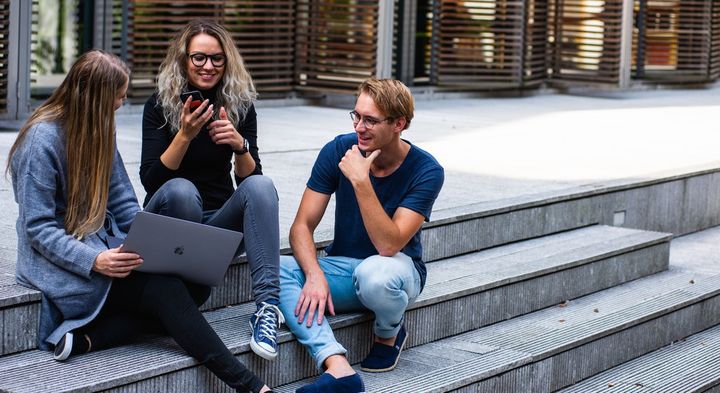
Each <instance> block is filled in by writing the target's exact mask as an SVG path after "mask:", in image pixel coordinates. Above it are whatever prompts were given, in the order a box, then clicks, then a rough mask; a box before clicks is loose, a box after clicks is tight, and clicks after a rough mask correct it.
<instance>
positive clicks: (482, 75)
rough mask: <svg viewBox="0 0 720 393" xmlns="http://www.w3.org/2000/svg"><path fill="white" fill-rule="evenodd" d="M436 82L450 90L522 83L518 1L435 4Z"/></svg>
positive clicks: (443, 0) (448, 0) (520, 4)
mask: <svg viewBox="0 0 720 393" xmlns="http://www.w3.org/2000/svg"><path fill="white" fill-rule="evenodd" d="M438 2H439V13H438V16H439V17H438V23H437V37H436V43H437V84H438V85H439V86H444V87H452V88H454V89H468V88H470V89H473V88H478V87H480V88H502V87H516V86H519V85H520V84H521V83H522V74H523V73H522V69H523V56H524V50H525V49H524V47H523V30H524V20H523V15H524V7H523V3H524V2H523V1H522V0H473V1H458V0H438Z"/></svg>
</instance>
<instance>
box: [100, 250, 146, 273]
mask: <svg viewBox="0 0 720 393" xmlns="http://www.w3.org/2000/svg"><path fill="white" fill-rule="evenodd" d="M120 247H122V246H120ZM120 247H117V248H111V249H109V250H106V251H103V252H101V253H100V254H98V256H97V257H95V263H94V264H93V268H92V270H94V271H96V272H98V273H100V274H103V275H106V276H108V277H115V278H123V277H127V275H128V274H130V272H131V271H132V270H133V269H135V268H136V267H138V266H140V265H142V263H143V260H142V258H140V255H138V254H135V253H134V252H123V251H120Z"/></svg>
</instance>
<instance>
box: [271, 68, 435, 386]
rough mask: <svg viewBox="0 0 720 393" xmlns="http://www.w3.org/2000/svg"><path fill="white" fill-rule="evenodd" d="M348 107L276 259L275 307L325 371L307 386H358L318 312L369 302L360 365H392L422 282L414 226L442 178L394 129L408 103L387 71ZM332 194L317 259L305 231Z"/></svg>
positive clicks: (378, 368) (409, 111) (405, 120)
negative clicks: (347, 125) (366, 345)
mask: <svg viewBox="0 0 720 393" xmlns="http://www.w3.org/2000/svg"><path fill="white" fill-rule="evenodd" d="M358 93H359V96H358V99H357V102H356V104H355V109H354V110H353V111H352V112H350V118H351V120H352V122H353V125H354V128H355V132H353V133H350V134H344V135H340V136H338V137H336V138H335V139H334V140H332V141H331V142H329V143H328V144H326V145H325V147H323V149H322V150H321V151H320V154H319V155H318V158H317V160H316V161H315V164H314V166H313V169H312V174H311V176H310V179H309V180H308V182H307V188H306V189H305V192H304V194H303V197H302V200H301V202H300V207H299V208H298V212H297V215H296V217H295V221H294V222H293V225H292V227H291V229H290V245H291V247H292V250H293V254H294V257H289V256H286V257H281V260H280V288H281V290H280V309H281V311H282V313H283V314H284V315H285V320H286V322H287V325H288V327H289V328H290V330H291V331H292V332H293V333H294V334H295V336H296V337H297V339H298V341H300V342H301V343H302V344H304V345H305V346H306V347H307V348H308V350H309V351H310V354H311V356H312V357H313V358H314V360H315V362H316V364H317V366H318V368H320V369H325V370H326V372H325V373H324V374H322V375H321V376H320V378H319V379H318V380H317V381H316V382H315V383H313V384H311V385H307V386H304V387H302V388H300V389H298V390H297V392H300V393H308V392H323V393H328V392H363V391H364V390H365V389H364V386H363V382H362V379H361V378H360V376H359V375H358V374H357V373H355V371H354V370H353V368H352V367H351V366H350V364H349V362H348V361H347V358H346V357H345V354H346V352H347V351H346V350H345V348H343V346H342V345H340V344H339V343H338V342H337V341H336V340H335V337H334V335H333V332H332V329H331V328H330V326H329V324H328V323H327V321H324V316H325V313H326V310H327V313H329V314H330V315H335V313H336V312H350V311H361V310H365V311H367V310H369V311H372V312H373V313H374V314H375V322H374V325H373V331H374V334H375V338H374V343H373V346H372V349H371V350H370V353H369V354H368V355H367V357H366V358H365V360H363V361H362V363H361V364H360V365H361V369H362V370H363V371H367V372H383V371H390V370H392V369H393V368H395V366H396V364H397V361H398V358H399V356H400V352H401V351H402V348H403V345H404V344H405V341H406V340H407V332H406V330H405V326H404V324H403V322H404V314H405V310H406V309H407V307H408V306H409V305H410V304H412V302H413V301H414V300H415V299H416V298H417V296H418V295H419V294H420V291H421V290H422V288H423V286H424V284H425V277H426V269H425V265H424V263H423V261H422V245H421V243H420V230H421V227H422V224H423V222H424V221H427V220H429V217H430V212H431V210H432V205H433V203H434V202H435V199H436V198H437V196H438V193H439V192H440V189H441V187H442V184H443V180H444V172H443V168H442V167H441V166H440V165H439V164H438V163H437V161H436V160H435V159H434V158H433V157H432V156H431V155H430V154H428V153H427V152H425V151H423V150H422V149H420V148H418V147H417V146H415V145H412V144H411V143H410V142H408V141H407V140H404V139H401V138H400V136H401V134H402V132H403V131H404V130H406V129H407V128H408V127H409V126H410V121H411V120H412V118H413V111H414V102H413V97H412V94H411V93H410V91H409V90H408V88H407V87H406V86H405V85H403V84H402V83H401V82H399V81H396V80H389V79H383V80H377V79H369V80H367V81H365V82H363V83H362V84H361V85H360V87H359V89H358ZM333 193H335V202H336V206H335V231H334V239H333V242H332V243H331V244H330V245H329V246H328V247H327V248H326V250H325V251H326V253H327V256H325V257H321V258H318V257H317V252H316V249H315V243H314V239H313V232H314V231H315V228H316V227H317V225H318V223H319V222H320V220H321V218H322V217H323V214H324V213H325V209H326V208H327V205H328V202H329V201H330V196H331V195H332V194H333Z"/></svg>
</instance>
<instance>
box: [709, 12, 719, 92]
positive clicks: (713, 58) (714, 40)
mask: <svg viewBox="0 0 720 393" xmlns="http://www.w3.org/2000/svg"><path fill="white" fill-rule="evenodd" d="M709 77H710V80H718V78H720V1H713V5H712V12H711V34H710V67H709Z"/></svg>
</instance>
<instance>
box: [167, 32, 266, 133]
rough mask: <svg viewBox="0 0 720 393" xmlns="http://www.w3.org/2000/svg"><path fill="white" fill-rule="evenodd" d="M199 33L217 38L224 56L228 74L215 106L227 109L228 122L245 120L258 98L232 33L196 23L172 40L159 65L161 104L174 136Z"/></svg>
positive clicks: (224, 75)
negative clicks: (193, 42)
mask: <svg viewBox="0 0 720 393" xmlns="http://www.w3.org/2000/svg"><path fill="white" fill-rule="evenodd" d="M198 34H207V35H210V36H212V37H215V39H217V40H218V41H219V42H220V46H221V47H222V50H223V52H224V53H225V58H226V61H225V73H224V74H223V77H222V79H221V80H220V81H219V82H218V84H220V88H219V89H217V93H216V94H217V96H216V97H215V101H216V103H215V107H216V108H219V107H221V106H224V107H225V110H226V111H227V114H228V119H229V120H230V121H231V122H232V123H233V124H237V123H238V122H239V121H240V120H242V119H244V118H245V115H246V114H247V111H248V109H249V108H250V105H252V103H253V102H254V101H255V99H256V98H257V92H256V91H255V85H254V84H253V81H252V78H251V77H250V74H249V73H248V72H247V70H246V69H245V63H244V61H243V59H242V56H240V52H239V51H238V49H237V46H236V45H235V42H234V41H233V39H232V36H231V35H230V33H229V32H228V31H227V30H226V29H225V28H224V27H222V26H221V25H220V24H218V23H217V22H214V21H209V20H193V21H191V22H190V23H188V24H187V25H185V27H184V28H183V29H182V30H180V31H179V32H178V33H177V34H176V35H175V37H174V38H173V40H172V41H171V43H170V47H169V48H168V52H167V55H166V56H165V59H164V60H163V62H162V63H161V64H160V72H159V75H158V84H157V93H158V103H159V105H160V106H161V107H162V110H163V115H164V116H165V121H166V122H167V123H169V124H170V130H171V132H172V133H173V134H174V133H176V132H178V130H180V126H181V124H180V123H181V115H182V107H183V102H182V101H181V100H180V93H182V92H183V90H184V89H185V88H186V87H187V83H188V74H187V62H188V53H187V49H188V46H189V45H190V41H191V40H192V38H193V37H195V36H196V35H198ZM205 98H209V97H205ZM167 123H166V124H167Z"/></svg>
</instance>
